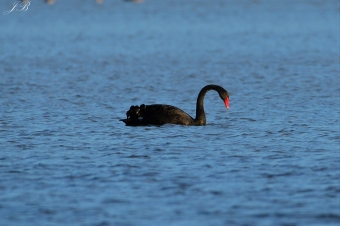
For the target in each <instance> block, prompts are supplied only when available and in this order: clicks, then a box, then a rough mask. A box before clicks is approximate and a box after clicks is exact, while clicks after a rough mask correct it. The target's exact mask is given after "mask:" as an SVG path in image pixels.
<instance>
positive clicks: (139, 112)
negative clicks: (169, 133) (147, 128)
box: [121, 104, 195, 126]
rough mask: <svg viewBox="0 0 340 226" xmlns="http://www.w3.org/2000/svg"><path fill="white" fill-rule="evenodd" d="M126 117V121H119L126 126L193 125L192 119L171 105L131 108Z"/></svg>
mask: <svg viewBox="0 0 340 226" xmlns="http://www.w3.org/2000/svg"><path fill="white" fill-rule="evenodd" d="M126 115H127V119H123V120H121V121H123V122H125V124H126V125H127V126H140V125H163V124H167V123H170V124H179V125H194V124H195V122H194V119H193V118H192V117H191V116H190V115H188V114H187V113H185V112H184V111H182V110H181V109H179V108H177V107H174V106H171V105H163V104H153V105H144V104H142V105H141V106H131V107H130V110H129V111H127V112H126Z"/></svg>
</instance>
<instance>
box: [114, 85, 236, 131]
mask: <svg viewBox="0 0 340 226" xmlns="http://www.w3.org/2000/svg"><path fill="white" fill-rule="evenodd" d="M209 90H215V91H217V92H218V94H219V95H220V97H221V99H222V100H223V101H224V104H225V106H226V107H227V109H228V110H229V94H228V91H227V90H225V89H224V88H222V87H221V86H217V85H207V86H205V87H203V88H202V89H201V91H200V93H199V94H198V97H197V103H196V118H195V119H193V118H192V117H191V116H190V115H188V114H187V113H185V112H184V111H182V110H181V109H179V108H177V107H173V106H170V105H163V104H153V105H144V104H142V105H141V106H131V107H130V110H128V111H127V112H126V116H127V118H126V119H120V121H123V122H125V125H127V126H145V125H163V124H167V123H170V124H179V125H191V126H204V125H205V124H206V119H205V113H204V107H203V99H204V96H205V94H206V93H207V92H208V91H209Z"/></svg>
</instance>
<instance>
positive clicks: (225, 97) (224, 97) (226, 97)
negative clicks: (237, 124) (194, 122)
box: [219, 89, 229, 110]
mask: <svg viewBox="0 0 340 226" xmlns="http://www.w3.org/2000/svg"><path fill="white" fill-rule="evenodd" d="M219 94H220V97H221V99H222V100H223V102H224V104H225V107H226V108H227V109H228V110H229V93H228V91H227V90H225V89H224V90H223V91H221V92H219Z"/></svg>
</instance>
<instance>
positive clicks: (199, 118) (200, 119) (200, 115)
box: [195, 85, 221, 125]
mask: <svg viewBox="0 0 340 226" xmlns="http://www.w3.org/2000/svg"><path fill="white" fill-rule="evenodd" d="M220 88H221V87H220V86H216V85H207V86H205V87H203V89H201V91H200V93H199V94H198V97H197V102H196V118H195V123H196V125H205V124H206V118H205V112H204V103H203V102H204V96H205V94H206V93H207V92H208V91H209V90H212V89H213V90H216V91H217V92H218V93H220Z"/></svg>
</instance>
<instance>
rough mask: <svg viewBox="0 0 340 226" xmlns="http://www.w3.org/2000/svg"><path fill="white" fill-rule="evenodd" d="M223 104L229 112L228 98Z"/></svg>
mask: <svg viewBox="0 0 340 226" xmlns="http://www.w3.org/2000/svg"><path fill="white" fill-rule="evenodd" d="M224 104H225V106H226V108H227V109H228V110H229V98H228V97H227V98H225V100H224Z"/></svg>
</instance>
